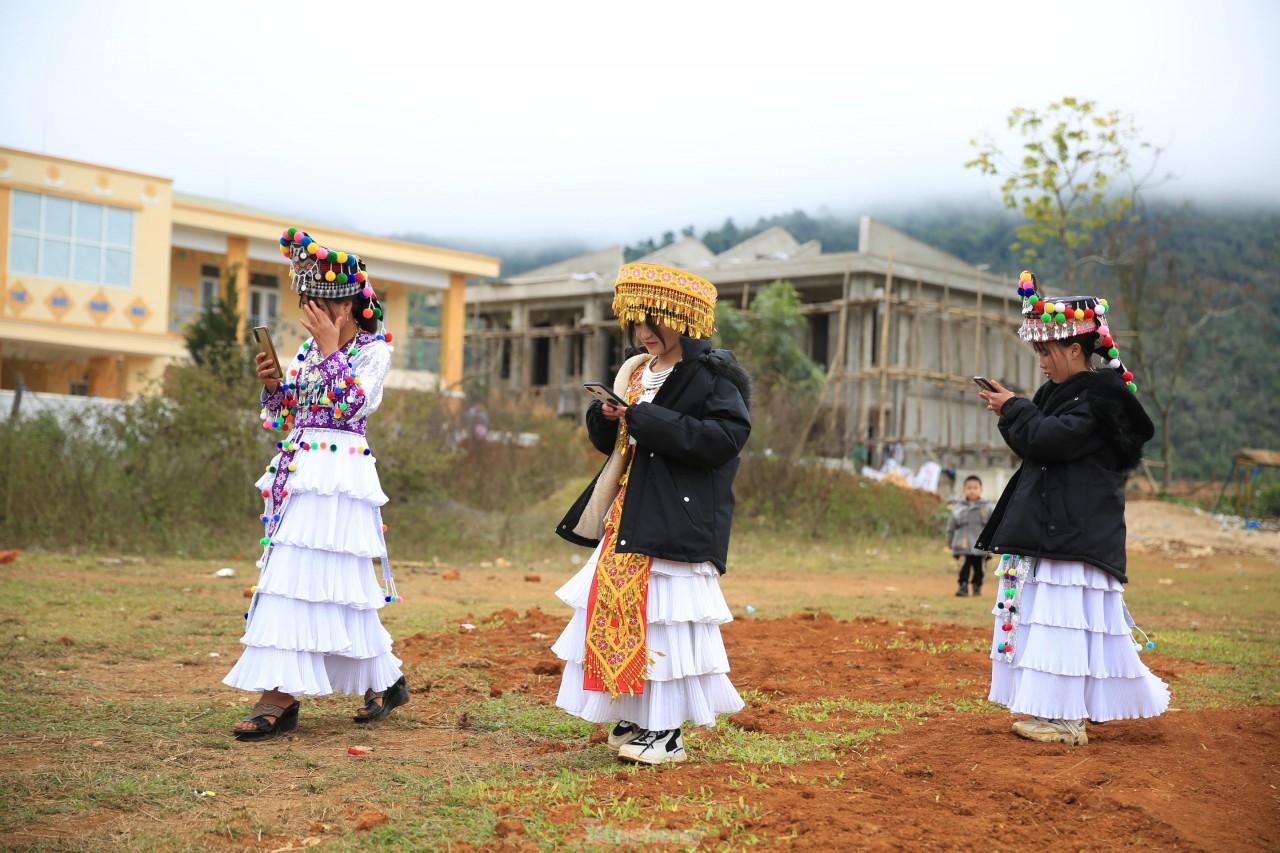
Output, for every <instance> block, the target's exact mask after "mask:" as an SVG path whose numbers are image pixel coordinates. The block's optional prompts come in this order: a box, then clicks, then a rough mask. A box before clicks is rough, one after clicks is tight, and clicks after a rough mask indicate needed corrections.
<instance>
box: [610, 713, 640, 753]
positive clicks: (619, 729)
mask: <svg viewBox="0 0 1280 853" xmlns="http://www.w3.org/2000/svg"><path fill="white" fill-rule="evenodd" d="M642 734H644V729H642V728H640V727H639V726H637V725H636V724H635V723H632V722H628V721H627V720H618V724H617V725H616V726H614V727H613V729H612V730H611V731H610V732H609V746H610V748H612V749H618V748H619V747H621V746H622V745H623V744H628V743H631V741H633V740H635V739H636V738H638V737H640V735H642Z"/></svg>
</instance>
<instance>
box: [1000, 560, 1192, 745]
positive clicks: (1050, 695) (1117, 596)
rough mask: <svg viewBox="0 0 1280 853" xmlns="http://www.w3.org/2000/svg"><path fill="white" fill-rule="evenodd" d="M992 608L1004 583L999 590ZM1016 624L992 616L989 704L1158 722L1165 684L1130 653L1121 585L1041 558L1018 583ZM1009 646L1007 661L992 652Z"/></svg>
mask: <svg viewBox="0 0 1280 853" xmlns="http://www.w3.org/2000/svg"><path fill="white" fill-rule="evenodd" d="M998 586H999V587H1000V590H999V591H998V592H997V605H998V604H999V603H1000V602H1002V601H1006V600H1007V599H1004V598H1003V595H1004V587H1005V585H1004V584H1003V583H1002V584H998ZM1019 598H1020V602H1021V603H1020V605H1019V612H1018V616H1019V619H1018V624H1017V626H1016V627H1015V629H1014V632H1013V633H1012V634H1011V633H1009V632H1006V631H1005V630H1004V628H1003V626H1004V625H1005V624H1008V620H1009V616H1008V614H1007V611H1006V610H1004V609H1000V608H998V607H997V608H996V609H993V610H992V614H993V615H994V616H995V632H994V634H993V638H992V652H991V659H992V663H991V694H990V696H989V697H988V698H989V699H990V700H991V701H992V702H997V703H999V704H1001V705H1004V706H1006V707H1007V708H1008V709H1009V710H1010V711H1013V712H1014V713H1019V714H1031V715H1032V716H1036V717H1045V718H1048V719H1057V720H1079V719H1087V720H1093V721H1095V722H1103V721H1106V720H1129V719H1136V718H1140V717H1155V716H1158V715H1159V714H1162V713H1164V711H1165V710H1167V709H1168V707H1169V688H1168V686H1167V685H1166V684H1165V683H1164V682H1163V681H1161V680H1160V679H1159V678H1157V677H1156V676H1155V675H1153V674H1152V673H1151V671H1150V670H1149V669H1147V667H1146V665H1145V664H1143V663H1142V661H1141V659H1139V657H1138V651H1137V649H1135V648H1134V642H1133V638H1132V634H1131V627H1130V621H1129V619H1128V617H1127V614H1128V611H1127V610H1126V609H1125V605H1124V586H1123V585H1122V584H1121V583H1120V581H1118V580H1117V579H1116V578H1114V577H1112V576H1111V575H1109V574H1107V573H1106V572H1104V571H1102V570H1101V569H1099V568H1097V567H1096V566H1091V565H1089V564H1088V563H1080V562H1067V561H1061V560H1046V559H1041V560H1039V561H1038V563H1037V564H1036V565H1035V568H1034V570H1033V571H1032V572H1031V573H1030V574H1029V575H1028V576H1027V577H1026V578H1025V579H1024V580H1023V581H1022V582H1021V595H1020V596H1019ZM1006 641H1012V642H1013V648H1014V651H1013V653H1012V661H1006V660H1005V658H1006V657H1008V655H1006V654H1002V653H1000V652H999V651H997V649H998V647H999V645H1000V644H1001V643H1004V642H1006Z"/></svg>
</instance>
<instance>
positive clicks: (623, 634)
mask: <svg viewBox="0 0 1280 853" xmlns="http://www.w3.org/2000/svg"><path fill="white" fill-rule="evenodd" d="M644 368H645V366H644V365H643V364H641V365H640V366H639V367H638V368H636V370H635V372H634V373H633V374H632V375H631V383H630V384H629V385H628V386H627V393H626V401H627V405H632V404H634V403H635V402H636V401H637V400H639V399H640V396H641V394H643V393H644V387H643V385H642V384H641V381H640V380H641V376H643V374H644ZM633 450H634V446H633V445H632V444H631V441H630V437H629V436H628V435H627V422H626V420H625V419H624V420H620V421H619V422H618V444H617V452H618V454H619V455H621V456H623V457H624V459H625V468H624V470H623V472H622V478H621V480H620V482H619V485H620V488H619V490H618V496H617V497H616V498H614V500H613V503H612V504H611V505H610V506H609V514H608V515H607V516H605V522H604V547H603V548H601V549H600V557H599V559H598V560H597V561H596V574H595V577H594V578H592V579H591V595H590V597H589V599H588V600H587V632H586V656H585V658H584V660H583V662H582V670H583V679H582V688H583V689H584V690H597V691H605V690H607V691H609V695H610V696H611V697H612V698H614V699H617V698H618V696H619V695H621V694H623V693H627V694H630V695H632V696H635V695H638V694H640V693H643V692H644V682H645V676H646V674H647V671H648V668H649V656H648V654H647V652H646V650H645V640H646V636H647V635H646V629H647V626H648V620H647V618H646V617H647V608H648V597H649V562H650V558H649V557H648V556H647V555H645V554H625V553H624V554H619V553H618V551H617V548H616V546H617V536H618V525H619V522H620V521H621V519H622V505H623V502H624V501H625V500H626V495H627V480H628V479H629V478H630V476H631V462H632V458H633V456H634V453H633Z"/></svg>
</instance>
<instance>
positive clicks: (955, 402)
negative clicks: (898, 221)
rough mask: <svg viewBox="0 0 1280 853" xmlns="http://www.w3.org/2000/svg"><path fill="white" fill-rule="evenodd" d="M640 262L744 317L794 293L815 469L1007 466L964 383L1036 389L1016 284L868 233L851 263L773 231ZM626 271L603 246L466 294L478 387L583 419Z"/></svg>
mask: <svg viewBox="0 0 1280 853" xmlns="http://www.w3.org/2000/svg"><path fill="white" fill-rule="evenodd" d="M639 260H642V261H646V262H651V263H660V264H667V265H670V266H676V267H681V268H683V269H687V270H690V271H692V272H696V273H697V274H699V275H701V276H704V277H706V278H707V279H709V280H710V281H711V282H713V283H714V284H715V285H716V287H717V288H718V290H719V294H720V300H721V301H722V302H723V301H731V302H733V303H734V304H736V305H739V306H742V307H744V308H745V307H748V306H749V305H750V303H751V299H752V297H753V296H754V295H755V294H758V293H759V292H760V291H761V290H762V289H763V288H765V287H766V286H768V285H769V284H771V283H772V282H774V281H778V280H786V281H789V282H791V283H792V284H793V285H794V286H795V288H796V290H797V291H798V292H799V294H800V297H801V299H802V300H803V302H804V311H805V313H806V315H807V318H808V333H807V335H806V340H805V341H804V346H805V347H806V349H807V351H808V353H809V355H810V357H811V358H813V359H814V360H815V361H816V362H818V363H819V364H821V365H823V366H824V367H825V369H826V383H825V386H824V387H823V390H822V404H821V406H822V411H821V414H820V417H819V419H818V420H819V424H820V425H825V428H824V429H823V430H822V432H823V435H822V438H821V440H820V442H819V451H820V452H821V453H822V454H823V455H824V456H827V457H829V458H838V459H845V460H849V461H850V462H853V463H857V464H861V463H862V462H863V461H864V460H865V461H868V462H870V464H872V465H873V466H879V465H880V464H881V461H882V459H883V458H884V457H885V455H886V451H887V450H888V451H889V452H892V451H894V450H896V449H897V448H898V447H899V446H900V448H901V450H902V460H901V461H902V464H903V465H905V466H908V467H917V466H919V465H921V464H923V463H925V462H927V461H933V462H937V463H938V464H939V465H941V466H942V467H943V468H944V469H952V470H955V471H957V472H959V473H961V474H963V473H964V472H967V471H974V470H987V471H991V470H993V469H994V470H996V471H1002V470H1007V469H1008V468H1009V467H1011V466H1012V465H1013V464H1014V459H1013V457H1012V455H1011V454H1010V452H1009V451H1008V449H1007V448H1006V446H1005V444H1004V442H1003V441H1002V440H1001V438H1000V435H999V433H998V432H997V430H996V419H995V418H994V417H993V416H992V415H991V414H990V413H989V412H987V411H986V410H985V408H984V405H983V404H982V402H981V401H980V400H979V399H978V398H977V396H976V394H975V392H976V387H975V385H974V384H973V381H972V379H971V377H972V376H974V375H987V376H991V377H994V378H997V379H999V380H1001V381H1002V382H1004V383H1005V384H1006V385H1007V386H1009V387H1011V388H1014V389H1017V390H1020V391H1027V390H1030V389H1033V388H1034V387H1035V386H1036V385H1037V384H1038V382H1039V380H1038V378H1037V371H1036V366H1035V360H1034V359H1033V358H1032V357H1031V356H1030V353H1029V351H1028V348H1027V346H1026V345H1025V344H1023V343H1021V342H1020V341H1019V340H1018V337H1017V334H1016V330H1017V325H1018V324H1017V319H1018V317H1017V314H1018V311H1017V304H1016V303H1017V294H1016V289H1015V284H1014V283H1013V282H1014V280H1015V279H1016V275H1012V274H1009V273H1008V272H1006V273H1005V274H1002V275H995V274H992V273H991V272H988V271H986V270H985V269H983V268H979V267H975V266H972V265H970V264H968V263H965V262H964V261H961V260H960V259H958V258H956V257H953V256H952V255H949V254H947V253H945V252H942V251H939V250H938V249H935V248H933V247H931V246H928V245H926V244H924V243H922V242H920V241H919V240H916V239H914V238H912V237H909V236H908V235H906V234H904V233H902V232H900V231H897V230H895V229H893V228H891V227H889V226H887V225H885V224H883V223H881V222H877V221H875V220H873V219H871V218H870V217H864V218H863V219H862V220H861V228H860V235H859V245H858V251H856V252H836V253H824V252H823V251H822V247H821V245H820V244H819V243H818V242H816V241H811V242H808V243H804V244H801V243H799V242H797V241H796V240H795V238H793V237H792V236H791V234H789V233H788V232H787V231H785V230H783V229H781V228H773V229H770V230H768V231H765V232H763V233H761V234H758V235H756V236H754V237H752V238H750V239H748V240H745V241H743V242H742V243H740V244H738V245H736V246H734V247H732V248H731V249H729V250H727V251H725V252H722V253H720V254H715V253H713V252H711V251H710V250H709V249H708V248H707V247H706V246H705V245H703V244H702V243H701V242H700V241H698V240H696V239H693V238H688V239H685V240H682V241H680V242H677V243H674V244H671V245H669V246H665V247H663V248H661V249H659V250H658V251H656V252H653V253H652V254H650V255H647V256H645V257H644V258H640V259H639ZM622 263H623V250H622V248H621V247H618V246H612V247H610V248H607V249H602V250H600V251H598V252H593V253H591V254H586V255H581V256H579V257H575V258H570V259H568V260H565V261H561V262H559V263H556V264H552V265H550V266H546V267H543V268H541V269H537V270H533V271H530V272H526V273H522V274H520V275H516V276H512V277H511V278H508V279H505V280H501V281H493V282H486V283H482V284H476V285H472V286H470V287H468V288H467V294H466V299H467V313H468V326H469V330H468V332H467V337H466V340H467V351H468V365H467V375H468V378H469V383H470V384H471V386H472V387H473V388H475V389H477V391H478V393H488V394H492V393H499V394H502V395H504V396H508V397H509V396H512V395H515V396H517V397H519V398H522V399H524V400H526V401H528V402H530V403H533V404H535V405H542V406H546V407H548V408H550V409H552V410H554V411H557V412H559V413H562V414H565V415H566V416H569V415H572V416H578V415H580V414H581V412H582V410H583V409H584V408H585V406H586V403H587V397H586V395H585V394H584V393H583V391H582V388H581V385H582V382H584V381H590V380H598V381H610V380H611V379H612V377H613V375H614V372H615V371H616V370H617V367H618V365H619V364H620V363H621V361H622V351H623V341H622V335H621V334H620V332H619V330H618V326H617V323H616V321H615V320H614V318H613V313H612V311H611V310H610V304H611V301H612V297H613V282H614V279H615V278H616V276H617V272H618V269H619V267H620V266H621V265H622ZM418 334H420V335H424V336H430V335H431V331H430V330H418ZM998 479H1003V478H1002V477H1000V478H998ZM944 485H945V484H944ZM995 485H996V484H995V483H988V489H991V488H993V487H994V486H995Z"/></svg>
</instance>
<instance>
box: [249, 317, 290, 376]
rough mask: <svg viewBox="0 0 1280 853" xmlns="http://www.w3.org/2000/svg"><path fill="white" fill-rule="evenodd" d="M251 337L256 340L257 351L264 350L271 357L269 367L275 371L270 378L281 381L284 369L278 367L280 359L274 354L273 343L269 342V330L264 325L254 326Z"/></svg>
mask: <svg viewBox="0 0 1280 853" xmlns="http://www.w3.org/2000/svg"><path fill="white" fill-rule="evenodd" d="M253 339H254V340H255V341H257V342H258V352H265V353H266V354H267V355H268V356H269V357H270V358H271V367H272V369H273V370H274V371H275V373H274V375H273V376H272V378H273V379H275V380H277V381H280V382H283V381H284V371H283V370H281V369H280V359H279V357H278V356H277V355H276V348H275V345H274V344H272V343H271V330H270V329H268V328H267V327H266V326H254V327H253Z"/></svg>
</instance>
